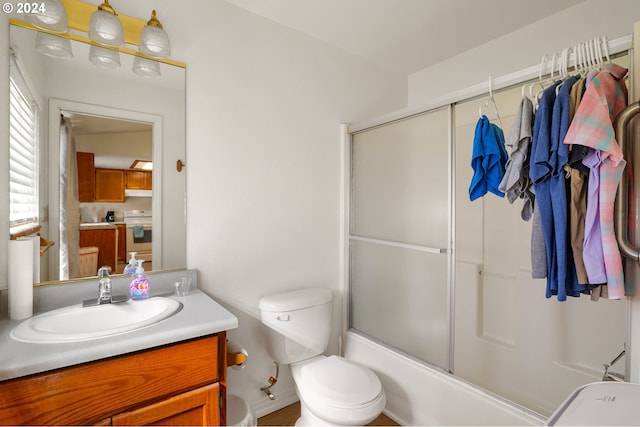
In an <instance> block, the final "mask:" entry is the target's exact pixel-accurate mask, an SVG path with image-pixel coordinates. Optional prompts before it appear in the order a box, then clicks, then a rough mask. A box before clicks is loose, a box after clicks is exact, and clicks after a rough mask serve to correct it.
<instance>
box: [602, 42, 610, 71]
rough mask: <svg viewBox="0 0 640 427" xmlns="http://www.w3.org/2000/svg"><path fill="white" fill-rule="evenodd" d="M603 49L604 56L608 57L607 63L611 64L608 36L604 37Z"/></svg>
mask: <svg viewBox="0 0 640 427" xmlns="http://www.w3.org/2000/svg"><path fill="white" fill-rule="evenodd" d="M602 47H603V50H604V54H605V56H606V57H607V62H608V63H609V64H611V55H609V40H608V39H607V36H602Z"/></svg>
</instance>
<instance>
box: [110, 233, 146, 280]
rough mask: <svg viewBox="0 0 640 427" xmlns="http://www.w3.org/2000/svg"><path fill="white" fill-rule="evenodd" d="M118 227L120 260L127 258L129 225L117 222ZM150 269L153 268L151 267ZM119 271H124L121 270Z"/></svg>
mask: <svg viewBox="0 0 640 427" xmlns="http://www.w3.org/2000/svg"><path fill="white" fill-rule="evenodd" d="M116 228H117V229H118V261H122V260H124V261H126V260H127V227H126V225H124V224H116ZM149 270H151V269H150V268H149ZM119 273H122V272H121V271H120V272H119Z"/></svg>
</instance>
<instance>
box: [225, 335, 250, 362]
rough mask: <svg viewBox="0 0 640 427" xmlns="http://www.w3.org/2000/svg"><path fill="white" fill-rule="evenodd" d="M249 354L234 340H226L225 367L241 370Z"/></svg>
mask: <svg viewBox="0 0 640 427" xmlns="http://www.w3.org/2000/svg"><path fill="white" fill-rule="evenodd" d="M248 357H249V353H248V352H247V350H245V349H244V347H242V346H241V345H240V344H238V343H237V342H235V341H234V340H230V339H228V340H227V367H228V368H229V367H231V368H233V369H242V368H244V366H245V364H246V363H247V358H248Z"/></svg>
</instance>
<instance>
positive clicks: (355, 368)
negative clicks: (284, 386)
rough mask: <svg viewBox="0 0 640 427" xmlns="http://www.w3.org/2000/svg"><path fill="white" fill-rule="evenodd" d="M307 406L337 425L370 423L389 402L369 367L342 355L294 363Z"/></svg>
mask: <svg viewBox="0 0 640 427" xmlns="http://www.w3.org/2000/svg"><path fill="white" fill-rule="evenodd" d="M291 370H292V374H293V377H294V380H295V383H296V386H297V387H298V392H299V394H300V397H301V399H302V400H303V401H304V404H305V405H306V406H307V408H308V409H309V410H310V411H311V412H312V413H314V414H316V415H317V416H319V417H321V418H322V419H324V420H327V421H329V422H333V423H336V424H340V423H346V422H348V421H357V422H359V423H362V424H366V423H368V422H369V421H371V420H373V419H374V418H375V417H377V416H378V415H379V414H380V413H381V412H382V410H383V409H384V406H385V404H386V397H385V395H384V392H383V389H382V384H381V383H380V380H379V379H378V377H377V376H376V375H375V374H374V373H373V371H371V370H370V369H369V368H367V367H365V366H362V365H359V364H357V363H355V362H352V361H349V360H346V359H345V358H343V357H340V356H329V357H325V356H319V357H315V358H313V359H310V360H307V361H304V362H300V363H298V364H294V365H292V366H291Z"/></svg>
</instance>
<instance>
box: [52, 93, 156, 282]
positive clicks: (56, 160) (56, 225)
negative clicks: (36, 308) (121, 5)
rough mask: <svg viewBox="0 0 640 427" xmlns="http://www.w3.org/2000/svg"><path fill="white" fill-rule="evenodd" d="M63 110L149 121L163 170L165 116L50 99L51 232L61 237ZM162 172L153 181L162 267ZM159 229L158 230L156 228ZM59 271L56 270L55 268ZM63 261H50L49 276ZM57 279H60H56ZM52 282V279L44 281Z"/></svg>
mask: <svg viewBox="0 0 640 427" xmlns="http://www.w3.org/2000/svg"><path fill="white" fill-rule="evenodd" d="M61 111H72V112H75V113H81V114H87V115H94V116H101V117H106V118H113V119H120V120H128V121H136V122H145V123H150V124H151V126H152V132H151V135H152V160H153V165H154V169H155V170H159V171H162V170H163V166H164V165H163V164H162V135H163V128H162V126H163V120H162V116H159V115H157V114H149V113H142V112H138V111H131V110H124V109H121V108H113V107H106V106H102V105H95V104H87V103H83V102H76V101H67V100H63V99H57V98H50V99H49V116H48V119H49V133H48V137H49V183H56V184H54V185H51V184H50V187H49V232H50V234H51V236H55V237H54V238H55V239H58V240H59V236H60V185H59V182H60V113H61ZM161 178H162V174H161V173H154V174H153V176H152V179H153V181H152V182H153V184H152V188H153V189H152V191H153V193H152V194H153V199H152V202H151V203H152V210H153V219H152V227H153V230H154V232H153V241H152V247H151V250H152V252H153V262H154V264H156V265H159V266H160V268H158V269H156V270H160V269H162V265H163V263H162V179H161ZM156 230H157V231H156ZM49 251H50V252H51V254H50V255H49V256H50V257H52V258H51V259H53V260H54V261H57V260H58V258H59V257H60V247H59V245H53V246H52V247H51V248H49ZM51 259H50V261H51ZM56 269H57V270H58V271H55V270H56ZM59 270H60V266H59V262H49V277H58V276H59V274H60V272H59ZM54 281H60V279H58V280H54ZM42 283H50V282H42Z"/></svg>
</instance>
